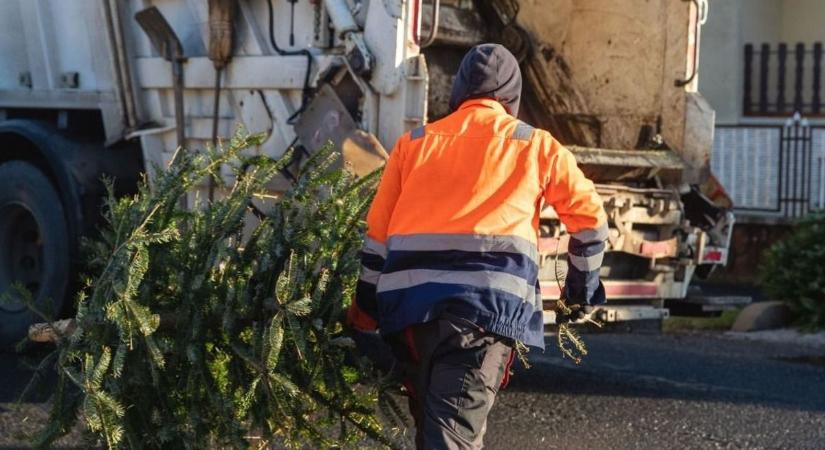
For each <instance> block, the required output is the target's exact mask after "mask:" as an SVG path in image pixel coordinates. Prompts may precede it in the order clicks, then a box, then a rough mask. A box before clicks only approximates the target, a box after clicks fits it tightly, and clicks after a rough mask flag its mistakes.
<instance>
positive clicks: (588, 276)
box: [348, 99, 607, 348]
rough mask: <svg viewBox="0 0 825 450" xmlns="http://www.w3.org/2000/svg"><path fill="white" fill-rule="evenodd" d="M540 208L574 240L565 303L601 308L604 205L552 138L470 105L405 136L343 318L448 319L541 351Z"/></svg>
mask: <svg viewBox="0 0 825 450" xmlns="http://www.w3.org/2000/svg"><path fill="white" fill-rule="evenodd" d="M543 203H547V204H550V205H552V206H553V207H554V209H555V210H556V212H557V213H558V215H559V218H560V220H561V221H562V223H564V224H565V226H566V227H567V231H568V232H569V233H571V243H570V250H569V258H568V262H569V267H570V271H569V273H568V278H567V286H566V291H567V296H568V298H574V299H578V300H579V301H582V302H591V303H600V302H602V301H603V300H604V298H603V297H604V294H603V288H601V289H600V283H599V280H598V269H599V266H600V265H601V261H602V256H603V251H604V241H605V240H606V238H607V224H606V216H605V213H604V209H603V206H602V201H601V199H600V198H599V195H598V194H597V193H596V190H595V188H594V186H593V183H592V182H591V181H590V180H588V179H587V178H586V177H585V176H584V175H583V174H582V172H581V170H579V168H578V167H577V166H576V161H575V159H574V157H573V155H572V154H571V153H570V151H568V150H567V149H566V148H564V147H563V146H562V145H561V144H559V142H558V141H556V140H555V139H554V138H553V137H552V136H551V135H550V133H548V132H546V131H543V130H539V129H534V128H533V127H531V126H529V125H527V124H525V123H523V122H521V121H519V120H517V119H516V118H514V117H512V116H511V115H509V114H507V112H506V110H505V109H504V107H503V106H502V105H501V104H499V103H498V102H496V101H494V100H491V99H473V100H468V101H466V102H464V103H463V104H462V105H461V107H460V108H459V109H458V110H457V111H455V112H454V113H452V114H450V115H449V116H447V117H445V118H444V119H441V120H439V121H436V122H434V123H431V124H428V125H427V126H425V127H421V128H417V129H415V130H413V131H411V132H410V133H407V134H405V135H403V136H402V137H401V138H400V139H399V140H398V143H397V144H396V146H395V148H394V150H393V151H392V153H391V155H390V159H389V162H388V163H387V165H386V167H385V170H384V174H383V177H382V179H381V183H380V185H379V187H378V192H377V194H376V197H375V200H374V201H373V204H372V206H371V208H370V211H369V214H368V216H367V237H366V243H365V245H364V249H363V252H362V264H363V268H362V273H361V278H360V280H359V284H358V287H357V292H356V298H355V301H354V302H353V304H352V306H351V308H350V310H349V312H348V319H349V321H350V323H351V324H353V325H354V326H355V327H356V328H360V329H375V328H376V327H378V328H380V330H381V332H382V333H392V332H397V331H401V330H403V329H404V328H406V327H408V326H410V325H413V324H416V323H422V322H427V321H429V320H432V319H435V318H437V317H438V316H439V315H440V314H441V313H444V312H449V313H450V314H452V315H457V316H459V317H462V318H466V319H467V320H470V321H472V322H474V323H475V324H476V325H478V326H479V327H481V328H483V329H485V330H488V331H490V332H493V333H496V334H499V335H502V336H505V337H510V338H512V339H517V340H521V341H523V342H525V343H526V344H528V345H531V346H536V347H541V348H543V346H544V337H543V322H542V306H541V296H540V289H539V285H538V280H537V279H538V254H537V253H538V252H537V246H536V244H537V240H538V225H539V212H540V211H541V208H542V205H543Z"/></svg>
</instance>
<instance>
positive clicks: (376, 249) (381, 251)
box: [363, 237, 387, 258]
mask: <svg viewBox="0 0 825 450" xmlns="http://www.w3.org/2000/svg"><path fill="white" fill-rule="evenodd" d="M363 250H364V253H372V254H373V255H378V256H380V257H382V258H386V257H387V246H385V245H384V244H382V243H380V242H378V241H376V240H375V239H372V238H370V237H368V238H366V239H364V249H363Z"/></svg>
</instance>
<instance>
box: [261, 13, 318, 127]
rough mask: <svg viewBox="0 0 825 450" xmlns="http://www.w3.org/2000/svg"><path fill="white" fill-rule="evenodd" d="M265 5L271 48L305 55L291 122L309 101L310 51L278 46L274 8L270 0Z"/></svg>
mask: <svg viewBox="0 0 825 450" xmlns="http://www.w3.org/2000/svg"><path fill="white" fill-rule="evenodd" d="M266 4H267V6H268V7H269V43H270V44H271V45H272V49H273V50H275V52H276V53H278V54H279V55H281V56H293V55H305V56H306V57H307V71H306V74H304V88H303V95H302V98H301V107H300V108H298V110H297V111H295V113H294V114H292V116H290V117H289V119H288V120H287V123H290V124H291V123H292V121H293V119H295V118H296V117H297V116H298V115H299V114H300V113H301V112H303V111H304V109H305V108H306V106H307V102H308V101H309V97H310V93H311V92H310V87H309V76H310V72H312V53H311V52H310V51H309V50H307V49H301V50H283V49H281V48H280V47H278V43H277V42H276V41H275V8H274V7H273V6H272V0H267V2H266Z"/></svg>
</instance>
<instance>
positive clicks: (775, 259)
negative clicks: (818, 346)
mask: <svg viewBox="0 0 825 450" xmlns="http://www.w3.org/2000/svg"><path fill="white" fill-rule="evenodd" d="M760 272H761V273H760V278H761V282H762V287H764V289H765V291H766V292H767V294H768V295H770V296H771V297H773V298H776V299H778V300H783V301H785V302H786V303H787V304H788V305H789V306H790V308H791V310H792V311H793V312H794V314H795V316H796V320H797V324H798V325H799V326H800V327H802V328H803V329H806V330H815V329H825V212H819V213H815V214H812V215H810V216H808V217H806V218H804V219H802V220H801V221H800V222H799V223H798V224H797V225H796V226H795V227H794V230H793V232H792V233H791V235H790V236H789V237H788V238H787V239H785V240H782V241H779V242H777V243H776V244H774V245H773V246H772V247H771V248H770V249H769V250H768V251H767V254H766V257H765V260H764V262H763V264H762V267H761V270H760Z"/></svg>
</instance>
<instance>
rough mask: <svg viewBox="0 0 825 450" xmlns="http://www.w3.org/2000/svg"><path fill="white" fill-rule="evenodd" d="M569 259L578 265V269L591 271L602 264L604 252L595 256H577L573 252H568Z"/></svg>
mask: <svg viewBox="0 0 825 450" xmlns="http://www.w3.org/2000/svg"><path fill="white" fill-rule="evenodd" d="M567 260H568V261H570V263H571V264H573V265H574V266H576V268H577V269H579V270H581V271H583V272H590V271H591V270H596V269H598V268H599V267H601V266H602V261H603V260H604V252H599V253H598V254H595V255H593V256H576V255H573V254H571V253H568V254H567Z"/></svg>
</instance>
